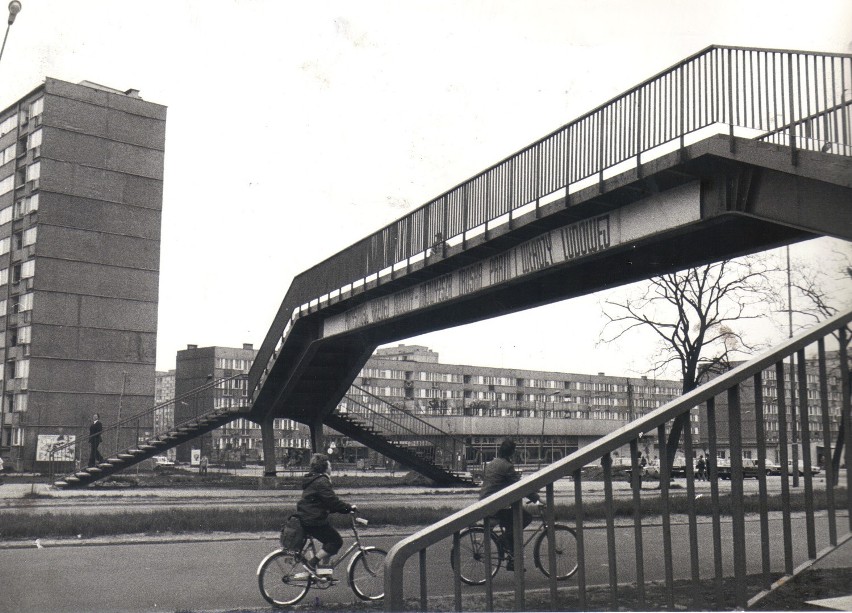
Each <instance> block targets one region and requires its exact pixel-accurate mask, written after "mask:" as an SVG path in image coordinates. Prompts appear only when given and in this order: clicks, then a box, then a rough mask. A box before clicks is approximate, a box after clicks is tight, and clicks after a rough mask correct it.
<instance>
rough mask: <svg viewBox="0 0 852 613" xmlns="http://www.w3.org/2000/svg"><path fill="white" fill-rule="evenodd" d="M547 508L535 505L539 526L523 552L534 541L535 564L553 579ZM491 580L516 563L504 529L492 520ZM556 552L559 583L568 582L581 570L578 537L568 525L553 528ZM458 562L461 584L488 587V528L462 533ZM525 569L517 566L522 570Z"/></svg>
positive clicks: (460, 534) (471, 528) (464, 530)
mask: <svg viewBox="0 0 852 613" xmlns="http://www.w3.org/2000/svg"><path fill="white" fill-rule="evenodd" d="M543 506H544V505H540V504H539V505H535V507H536V508H537V512H535V513H533V517H538V518H539V520H540V521H539V526H538V527H537V528H536V529H535V530H534V531H533V532H532V534H530V536H529V538H527V539H526V540H525V541H524V550H526V548H527V546H528V545H529V544H530V543H531V542H532V541H533V540H535V545H534V546H533V561H534V562H535V565H536V568H538V569H539V570H540V571H541V572H542V573H543V574H544V576H545V577H550V570H549V565H550V562H549V552H548V546H549V542H548V539H547V519H546V518H545V516H544V513H543V512H542V509H543ZM490 537H491V576H492V577H494V576H495V575H496V574H497V571H498V570H500V566H502V564H503V562H504V561H505V562H508V561H509V560H510V559H511V560H512V561H513V562H514V559H513V556H512V554H510V553H509V552H508V550H507V548H506V536H505V532H504V530H503V527H502V526H500V524H499V522H498V521H497V518H496V517H494V518H492V527H491V535H490ZM553 537H554V543H555V546H554V550H555V553H556V579H557V580H558V581H565V580H567V579H569V578H570V577H572V576H573V575H574V574H575V573H576V572H577V568H578V562H577V533H576V532H574V530H573V529H572V528H569V527H568V526H566V525H565V524H558V523H555V522H554V524H553ZM459 546H460V547H461V550H460V551H459V559H460V565H461V568H460V569H459V575H460V577H461V580H462V581H464V582H465V583H467V584H468V585H482V584H483V583H485V573H486V570H485V569H486V565H485V527H484V526H483V525H480V524H475V525H473V526H470V527H468V528H465V529H463V530H462V531H461V532H459ZM455 559H456V558H455V547H453V549H452V550H451V551H450V564H451V565H452V567H453V568H454V569H455ZM521 567H522V565H520V564H518V565H516V566H515V568H516V569H517V570H520V569H521Z"/></svg>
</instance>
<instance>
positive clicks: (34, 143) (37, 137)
mask: <svg viewBox="0 0 852 613" xmlns="http://www.w3.org/2000/svg"><path fill="white" fill-rule="evenodd" d="M40 145H41V130H36V131H35V132H32V133H31V134H30V136H29V138H28V139H27V149H32V148H33V147H38V146H40Z"/></svg>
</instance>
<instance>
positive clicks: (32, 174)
mask: <svg viewBox="0 0 852 613" xmlns="http://www.w3.org/2000/svg"><path fill="white" fill-rule="evenodd" d="M40 176H41V162H36V163H35V164H30V165H29V166H27V181H32V180H33V179H38V178H39V177H40Z"/></svg>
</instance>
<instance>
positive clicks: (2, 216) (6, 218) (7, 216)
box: [0, 206, 14, 225]
mask: <svg viewBox="0 0 852 613" xmlns="http://www.w3.org/2000/svg"><path fill="white" fill-rule="evenodd" d="M13 208H14V207H11V206H7V207H6V208H5V209H3V210H2V211H0V225H3V224H5V223H9V222H10V221H12V209H13Z"/></svg>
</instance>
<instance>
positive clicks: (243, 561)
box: [0, 515, 827, 613]
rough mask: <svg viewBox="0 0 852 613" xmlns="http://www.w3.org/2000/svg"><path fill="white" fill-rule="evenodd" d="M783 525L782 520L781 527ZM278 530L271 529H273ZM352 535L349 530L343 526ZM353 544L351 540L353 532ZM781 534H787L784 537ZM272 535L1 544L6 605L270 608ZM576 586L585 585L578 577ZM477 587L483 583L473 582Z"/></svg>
mask: <svg viewBox="0 0 852 613" xmlns="http://www.w3.org/2000/svg"><path fill="white" fill-rule="evenodd" d="M803 525H804V520H803V519H801V518H795V519H794V525H793V534H794V537H795V539H796V543H795V559H796V560H797V561H801V560H803V559H804V558H805V556H806V554H805V550H806V549H805V542H804V538H805V537H804V532H805V530H804V527H803ZM778 526H780V520H773V524H772V527H771V528H772V529H777V527H778ZM825 526H826V520H825V517H824V516H823V515H819V516H818V521H817V534H818V543H817V547H818V549H821V548H822V547H824V546H825V545H826V544H827V528H826V527H825ZM758 531H759V528H758V524H757V523H756V522H749V523H748V525H747V543H746V549H747V551H748V555H749V560H748V565H749V569H750V570H751V571H752V572H753V571H755V570H756V569H757V568H758V564H759V558H758V557H757V556H759V545H758V543H759V540H758V539H759V532H758ZM270 536H271V535H270ZM344 536H345V537H346V535H345V534H344ZM585 536H586V538H585V542H586V554H587V557H586V573H587V584H588V585H596V584H606V583H607V581H608V568H609V566H608V562H607V558H606V540H605V539H606V535H605V531H604V530H603V529H591V530H587V531H586V534H585ZM399 538H400V536H399V535H388V534H382V533H381V531H379V530H378V529H373V530H370V531H368V532H367V534H366V536H365V539H364V540H365V542H366V543H367V544H371V545H376V546H379V547H383V548H385V549H389V548H390V547H391V546H392V545H393V544H394V543H396V542H397V541H398V540H399ZM710 538H711V526H710V524H709V523H707V522H702V524H701V525H700V530H699V551H700V567H701V574H702V576H712V575H711V573H712V568H713V558H712V545H711V544H710V543H711V541H710ZM686 539H687V527H686V526H685V525H683V524H676V525H675V526H674V527H673V541H674V542H675V543H685V542H687V541H686ZM345 540H346V543H347V545H348V543H349V541H350V539H349V538H346V539H345ZM776 540H777V541H780V539H776ZM643 541H644V551H645V561H646V565H645V577H646V581H653V580H661V579H663V578H664V564H663V557H662V545H661V541H662V539H661V531H660V527H659V526H654V525H652V526H648V527H646V529H645V531H644V535H643ZM617 542H618V559H617V566H618V569H619V577H620V581H630V580H631V578H632V577H633V574H634V572H635V560H634V555H635V554H634V548H633V529H632V527H630V526H628V527H624V528H620V529H618V533H617ZM722 542H723V543H725V544H726V545H725V551H724V557H725V569H726V573H729V572H730V570H731V562H730V558H731V552H730V551H729V549H730V542H731V538H730V526H729V525H728V524H726V525H724V526H723V536H722ZM275 546H276V542H275V540H274V539H272V538H260V539H259V538H257V537H256V536H251V537H249V538H246V539H244V540H235V541H224V542H223V541H214V542H211V541H190V542H172V543H157V542H154V543H148V544H129V545H128V544H125V545H104V546H79V545H73V546H72V545H64V546H48V547H44V548H37V547H35V546H32V547H29V548H21V549H5V550H2V551H0V560H2V563H0V586H2V590H0V611H2V612H6V611H8V612H10V613H12V612H14V613H26V612H44V613H51V612H57V613H58V612H63V613H64V612H80V611H87V612H98V611H105V612H107V611H108V612H118V611H128V612H143V611H145V612H149V611H229V610H267V609H268V607H267V606H265V601H264V600H263V599H262V598H261V596H260V593H259V591H258V587H257V579H256V575H255V572H256V569H257V565H258V563H259V562H260V560H261V559H262V558H263V557H264V556H265V555H266V554H267V553H268V552H269V551H271V550H272V549H273V548H274V547H275ZM780 547H781V543H780V542H774V543H773V552H772V560H773V563H776V564H779V563H780V561H781V559H782V558H781V550H780ZM427 559H428V564H429V567H428V577H429V587H430V596H439V595H450V594H451V593H452V575H451V569H450V565H449V564H448V561H449V542H443V543H441V544H439V545H438V546H437V548H436V549H434V550H430V551H429V555H428V557H427ZM527 565H528V567H529V570H528V572H527V574H526V580H527V582H528V586H529V587H530V588H533V589H534V588H536V587H544V586H545V585H546V584H545V580H544V578H543V576H542V575H541V574H540V573H539V572H538V571H537V570H536V569H534V568H533V565H532V555H531V552H528V554H527ZM673 565H674V568H675V576H676V577H686V576H688V573H689V560H688V548H687V547H675V551H674V559H673ZM406 571H407V572H406V595H407V596H409V597H414V596H415V595H416V594H417V593H418V592H417V587H416V585H417V584H416V581H417V571H418V567H417V564H416V562H411V563H410V564H409V565H408V567H407V569H406ZM335 575H336V577H337V578H338V579H340V583H339V584H338V585H336V586H333V587H332V588H330V589H328V590H324V591H321V590H312V591H311V592H310V593H309V594H308V597H307V598H306V600H305V601H303V602H304V604H305V607H306V608H309V609H314V610H316V609H320V610H321V609H322V608H323V606H324V605H331V604H344V605H345V604H346V603H352V602H354V601H355V600H356V598H355V596H354V595H353V594H352V592H351V591H350V590H349V588H348V585H347V583H346V579H345V569H344V568H338V570H337V571H336V573H335ZM567 584H568V585H571V586H574V585H576V578H573V579H571V580H570V581H569V582H568V583H567ZM495 588H496V589H497V590H504V591H510V590H512V589H513V582H512V575H511V574H510V573H508V572H506V571H505V570H501V571H500V573H499V574H498V575H497V577H496V579H495ZM465 589H466V590H471V593H474V592H481V588H465Z"/></svg>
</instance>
